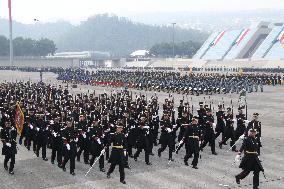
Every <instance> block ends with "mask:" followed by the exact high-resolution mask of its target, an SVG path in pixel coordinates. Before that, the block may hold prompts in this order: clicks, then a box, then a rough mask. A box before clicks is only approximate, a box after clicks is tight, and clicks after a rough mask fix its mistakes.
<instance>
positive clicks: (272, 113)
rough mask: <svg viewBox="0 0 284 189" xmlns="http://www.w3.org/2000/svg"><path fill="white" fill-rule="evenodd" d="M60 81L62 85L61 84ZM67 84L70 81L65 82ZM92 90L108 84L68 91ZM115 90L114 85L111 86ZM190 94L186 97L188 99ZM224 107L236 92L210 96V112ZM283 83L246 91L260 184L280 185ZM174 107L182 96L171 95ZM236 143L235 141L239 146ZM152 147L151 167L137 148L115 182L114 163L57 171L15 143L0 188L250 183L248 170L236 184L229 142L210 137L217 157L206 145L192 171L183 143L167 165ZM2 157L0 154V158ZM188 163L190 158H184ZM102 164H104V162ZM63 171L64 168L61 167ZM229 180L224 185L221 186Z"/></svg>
mask: <svg viewBox="0 0 284 189" xmlns="http://www.w3.org/2000/svg"><path fill="white" fill-rule="evenodd" d="M29 79H30V80H31V81H39V73H28V72H17V71H0V81H1V82H3V81H4V80H7V81H12V80H13V81H14V82H15V81H16V80H17V81H20V80H29ZM43 80H44V81H45V82H47V83H52V84H53V83H56V84H57V85H59V84H61V83H60V82H58V81H56V75H55V74H52V73H43ZM61 85H62V84H61ZM69 86H70V85H69ZM93 90H96V94H98V93H103V92H104V91H105V92H107V93H109V92H110V91H111V90H112V89H110V88H107V87H94V86H78V88H77V89H71V91H72V92H74V93H87V92H88V91H89V92H92V91H93ZM117 90H120V89H117ZM140 92H141V93H143V94H145V95H146V94H147V97H148V98H150V97H151V96H152V95H154V92H153V91H148V92H144V91H137V90H134V91H133V95H135V94H139V93H140ZM156 95H158V97H159V104H160V109H161V105H162V103H163V102H164V99H165V98H166V97H168V94H167V93H156ZM191 97H192V101H191ZM222 97H223V99H224V102H225V106H226V107H227V106H231V99H232V100H233V106H234V113H236V112H237V101H238V94H226V95H213V96H211V97H210V99H211V100H212V101H213V107H214V110H215V111H216V109H217V105H218V103H219V102H221V103H223V101H222ZM283 97H284V87H283V86H275V87H272V86H264V92H263V93H261V92H258V93H250V94H247V103H248V114H249V116H248V118H249V119H251V117H252V114H253V113H254V112H258V113H259V114H260V116H259V117H260V121H261V122H262V145H263V148H261V160H262V164H263V167H264V169H265V174H266V177H267V180H265V179H264V177H263V175H262V174H261V175H260V181H261V182H262V183H260V188H263V189H281V188H284V137H283V135H284V120H283V118H284V108H283V107H284V98H283ZM174 99H175V103H176V107H177V106H178V104H179V100H181V99H183V95H181V94H175V95H174ZM184 99H185V102H186V101H187V99H188V101H189V103H190V104H192V102H193V104H194V114H196V108H197V106H198V102H199V101H204V96H202V95H201V96H198V97H197V96H188V98H187V97H186V96H184ZM205 101H207V102H209V96H205ZM239 146H240V145H238V148H239ZM157 149H158V148H157V147H154V151H153V152H154V154H155V155H154V156H150V161H151V162H152V166H146V165H145V162H144V153H141V155H140V157H139V159H138V161H137V162H134V160H133V159H131V158H130V160H129V161H130V165H131V167H132V169H131V170H129V169H125V173H126V182H127V185H123V184H121V183H120V182H119V172H118V167H117V168H116V170H115V171H114V173H113V174H112V177H111V178H110V179H107V178H106V173H102V172H100V171H99V167H98V165H95V166H94V168H93V170H92V171H91V173H90V174H89V175H88V176H87V177H85V176H84V175H85V173H86V172H87V171H88V169H89V166H88V165H85V164H84V163H83V162H82V161H81V162H76V170H75V172H76V176H72V175H70V174H69V172H68V171H67V172H63V171H62V169H59V168H58V167H57V166H56V165H52V164H51V163H50V161H47V162H45V161H43V160H42V159H41V158H37V157H36V155H35V154H34V153H33V152H32V151H27V149H26V148H25V147H24V146H19V150H18V154H17V155H16V165H15V169H14V172H15V175H13V176H11V175H9V174H8V172H7V171H5V170H4V168H3V166H0V189H11V188H13V189H41V188H49V189H104V188H105V189H118V188H127V189H140V188H141V189H189V188H192V189H219V188H252V185H250V184H252V175H253V174H252V173H251V175H250V176H249V177H247V178H246V179H245V180H243V181H241V185H239V186H238V185H237V184H236V183H235V178H234V175H236V174H237V173H239V172H240V171H241V169H239V168H238V163H237V164H234V165H232V163H233V162H234V158H235V155H236V153H233V152H231V151H230V152H227V150H228V149H229V145H227V146H223V149H219V147H218V144H217V141H216V152H217V153H218V155H217V156H213V155H211V151H210V147H208V146H207V147H205V149H204V151H203V152H201V159H200V160H199V164H198V167H199V169H198V170H195V169H192V168H191V167H190V166H189V167H186V166H184V164H183V156H184V154H185V150H184V148H183V149H182V150H181V151H180V153H179V154H178V155H174V160H175V161H174V162H171V163H170V164H169V165H168V149H166V151H164V153H162V157H161V158H159V157H158V155H157ZM47 151H48V155H47V157H48V158H49V160H50V155H51V154H50V153H51V150H47ZM0 162H1V163H2V162H3V156H1V157H0ZM189 162H191V160H189ZM105 165H106V166H105V168H106V169H108V166H109V165H108V164H107V162H106V163H105ZM66 168H67V170H69V167H66ZM220 184H223V185H229V187H224V186H221V185H220Z"/></svg>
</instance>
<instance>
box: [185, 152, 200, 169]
mask: <svg viewBox="0 0 284 189" xmlns="http://www.w3.org/2000/svg"><path fill="white" fill-rule="evenodd" d="M192 154H193V160H192V163H191V165H192V166H197V164H198V158H199V152H198V151H194V152H193V151H191V150H186V154H185V156H184V161H185V162H187V161H188V159H189V158H190V157H191V156H192Z"/></svg>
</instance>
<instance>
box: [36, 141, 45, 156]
mask: <svg viewBox="0 0 284 189" xmlns="http://www.w3.org/2000/svg"><path fill="white" fill-rule="evenodd" d="M41 148H42V150H41V152H42V154H41V155H42V158H46V144H44V143H39V144H37V148H36V155H37V156H39V151H40V149H41Z"/></svg>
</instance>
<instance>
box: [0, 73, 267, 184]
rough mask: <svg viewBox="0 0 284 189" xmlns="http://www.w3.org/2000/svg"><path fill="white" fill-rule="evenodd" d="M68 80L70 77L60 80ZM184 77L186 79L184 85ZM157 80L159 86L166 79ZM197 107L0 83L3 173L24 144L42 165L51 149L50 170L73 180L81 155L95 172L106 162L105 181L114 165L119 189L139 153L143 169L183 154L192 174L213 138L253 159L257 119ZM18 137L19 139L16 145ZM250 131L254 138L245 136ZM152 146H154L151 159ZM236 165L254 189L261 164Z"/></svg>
mask: <svg viewBox="0 0 284 189" xmlns="http://www.w3.org/2000/svg"><path fill="white" fill-rule="evenodd" d="M80 72H83V71H82V70H76V71H67V70H65V71H64V72H62V73H61V75H60V76H59V78H61V79H64V80H69V79H70V80H72V79H74V78H75V77H77V76H79V75H80V74H78V73H80ZM63 73H64V74H63ZM85 74H86V72H85ZM97 74H98V75H100V76H98V77H99V78H101V79H102V80H101V81H100V82H106V81H103V78H108V76H107V75H108V74H109V75H110V77H111V78H113V77H114V76H113V75H116V76H117V77H118V78H117V79H118V80H121V79H122V75H123V74H125V75H128V74H131V75H132V76H133V77H136V76H135V74H137V75H140V74H142V75H143V74H144V77H145V78H148V79H150V76H151V77H154V76H157V75H158V74H161V73H159V72H156V73H155V74H154V72H153V73H143V72H137V73H136V72H130V73H124V72H123V73H121V74H122V75H120V74H119V73H118V72H111V71H108V72H105V71H100V72H98V73H97ZM147 74H149V75H148V76H147ZM82 75H84V74H82ZM86 75H88V74H86ZM67 76H68V77H69V76H70V77H71V78H63V77H67ZM90 77H91V76H90ZM159 77H161V78H170V77H174V78H173V81H175V80H177V81H178V80H179V77H180V78H182V77H181V76H178V74H177V75H176V74H173V73H165V75H164V76H163V75H160V76H159ZM124 78H125V79H126V77H124ZM130 78H131V77H130ZM141 78H143V77H141ZM190 78H191V77H190V76H187V77H185V80H186V79H190ZM213 78H214V77H213ZM240 78H241V79H242V77H240ZM76 79H78V78H76ZM156 79H157V78H156ZM191 79H192V78H191ZM224 80H225V78H224ZM231 80H232V78H231ZM163 81H165V82H166V79H165V80H163ZM141 82H144V81H141ZM161 82H162V81H161ZM146 83H147V82H146ZM165 85H166V84H165ZM140 87H145V86H144V85H143V86H140ZM199 106H200V107H199V109H198V110H197V111H194V110H193V106H191V104H190V102H188V101H185V100H181V101H180V104H179V106H178V107H175V102H174V98H173V97H172V96H169V98H167V99H165V101H164V103H163V104H162V105H160V104H159V103H158V96H156V95H153V96H151V97H147V96H145V95H143V94H139V95H138V94H132V92H130V91H128V90H123V91H119V92H111V93H110V94H107V93H103V94H96V92H95V91H94V92H92V94H72V93H70V91H69V90H68V88H67V87H63V86H61V85H59V86H58V87H57V86H55V85H50V84H45V83H42V82H39V83H31V82H18V83H13V82H4V83H1V84H0V111H1V113H0V124H1V128H2V130H1V140H2V142H3V150H2V155H5V160H4V168H5V169H6V170H8V171H9V173H10V174H14V172H13V170H14V164H15V155H16V154H17V148H16V146H17V143H18V144H19V145H22V143H23V144H24V146H25V147H26V148H27V149H28V150H32V151H33V152H34V153H35V154H36V155H37V156H38V157H40V156H41V158H42V159H43V160H44V161H48V158H47V153H46V151H47V148H50V149H51V157H50V161H51V163H52V164H54V163H55V162H56V163H57V165H58V167H59V168H61V169H62V170H63V171H66V164H67V163H68V162H70V174H72V175H75V164H76V160H77V161H78V162H79V161H81V156H83V162H84V163H85V164H89V165H90V166H94V164H95V163H96V162H97V161H98V164H99V169H100V171H102V172H104V171H105V160H107V161H108V162H109V163H110V165H109V169H108V170H107V177H108V178H110V176H111V173H112V172H113V171H114V169H115V167H116V166H117V165H118V166H119V172H120V182H121V183H123V184H125V183H126V182H125V173H124V168H130V165H129V163H128V159H129V158H133V159H134V160H135V161H138V159H139V156H140V154H141V152H142V151H143V152H144V153H145V159H144V161H145V164H146V165H148V166H150V165H151V156H153V155H158V156H159V157H161V156H162V155H163V153H164V151H165V150H166V149H167V148H168V160H169V163H170V162H171V161H174V158H173V155H174V154H178V153H179V151H180V150H181V149H182V148H184V149H185V152H186V153H185V156H184V158H183V160H184V164H185V165H186V166H189V163H188V161H189V159H190V158H192V162H191V165H192V168H194V169H198V160H199V158H200V153H201V152H202V151H203V150H204V148H206V146H207V145H208V144H209V146H210V149H211V153H212V155H217V152H216V148H215V141H216V140H217V138H218V137H219V135H221V136H220V137H219V139H220V141H218V144H219V147H220V148H222V147H223V145H226V144H227V141H228V140H230V146H231V148H230V149H232V150H233V151H236V152H237V149H236V144H237V143H239V142H240V141H241V140H244V141H245V142H244V144H243V146H242V147H241V150H240V152H244V153H245V158H247V159H250V162H253V163H254V161H257V160H259V159H258V156H259V154H260V147H261V122H260V121H259V120H258V114H257V113H255V114H253V117H254V118H253V120H252V121H247V118H246V117H247V115H245V114H244V113H243V109H244V108H245V107H244V106H241V107H239V108H238V114H236V115H234V112H233V107H232V106H230V107H227V106H225V104H224V103H223V104H219V105H218V111H217V112H216V115H214V114H215V113H214V112H213V111H212V106H213V104H211V103H210V104H208V103H206V102H199ZM195 112H196V114H195V115H194V113H195ZM19 115H20V116H19ZM21 115H22V117H21ZM21 120H22V121H23V127H22V128H21V124H20V123H21ZM16 126H17V127H16ZM17 132H18V133H19V134H20V138H19V139H17ZM252 132H253V133H255V134H254V135H252V134H251V133H252ZM154 146H159V148H158V152H157V153H156V152H155V151H154ZM40 152H41V153H40ZM9 161H10V166H9V167H8V162H9ZM259 162H260V161H257V163H259ZM241 165H242V166H241V167H242V168H243V170H244V171H243V172H242V173H241V174H240V175H238V176H237V177H236V181H237V182H238V183H239V182H240V179H243V178H244V177H245V176H246V175H247V174H248V173H249V171H255V177H256V178H255V179H254V185H255V187H256V188H257V187H258V183H259V182H258V180H257V178H258V174H257V173H259V171H261V170H263V168H262V167H258V165H259V166H260V165H261V164H260V163H259V164H256V165H254V166H253V167H251V163H241ZM248 166H250V167H249V168H248Z"/></svg>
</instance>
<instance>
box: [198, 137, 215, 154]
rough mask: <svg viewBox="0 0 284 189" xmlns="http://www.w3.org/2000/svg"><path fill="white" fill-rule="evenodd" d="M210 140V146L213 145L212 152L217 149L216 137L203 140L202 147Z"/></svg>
mask: <svg viewBox="0 0 284 189" xmlns="http://www.w3.org/2000/svg"><path fill="white" fill-rule="evenodd" d="M208 142H209V144H210V147H211V152H212V153H215V152H216V150H215V139H214V138H211V139H205V140H204V141H203V143H202V144H201V146H200V148H204V147H205V146H206V145H207V143H208Z"/></svg>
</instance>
